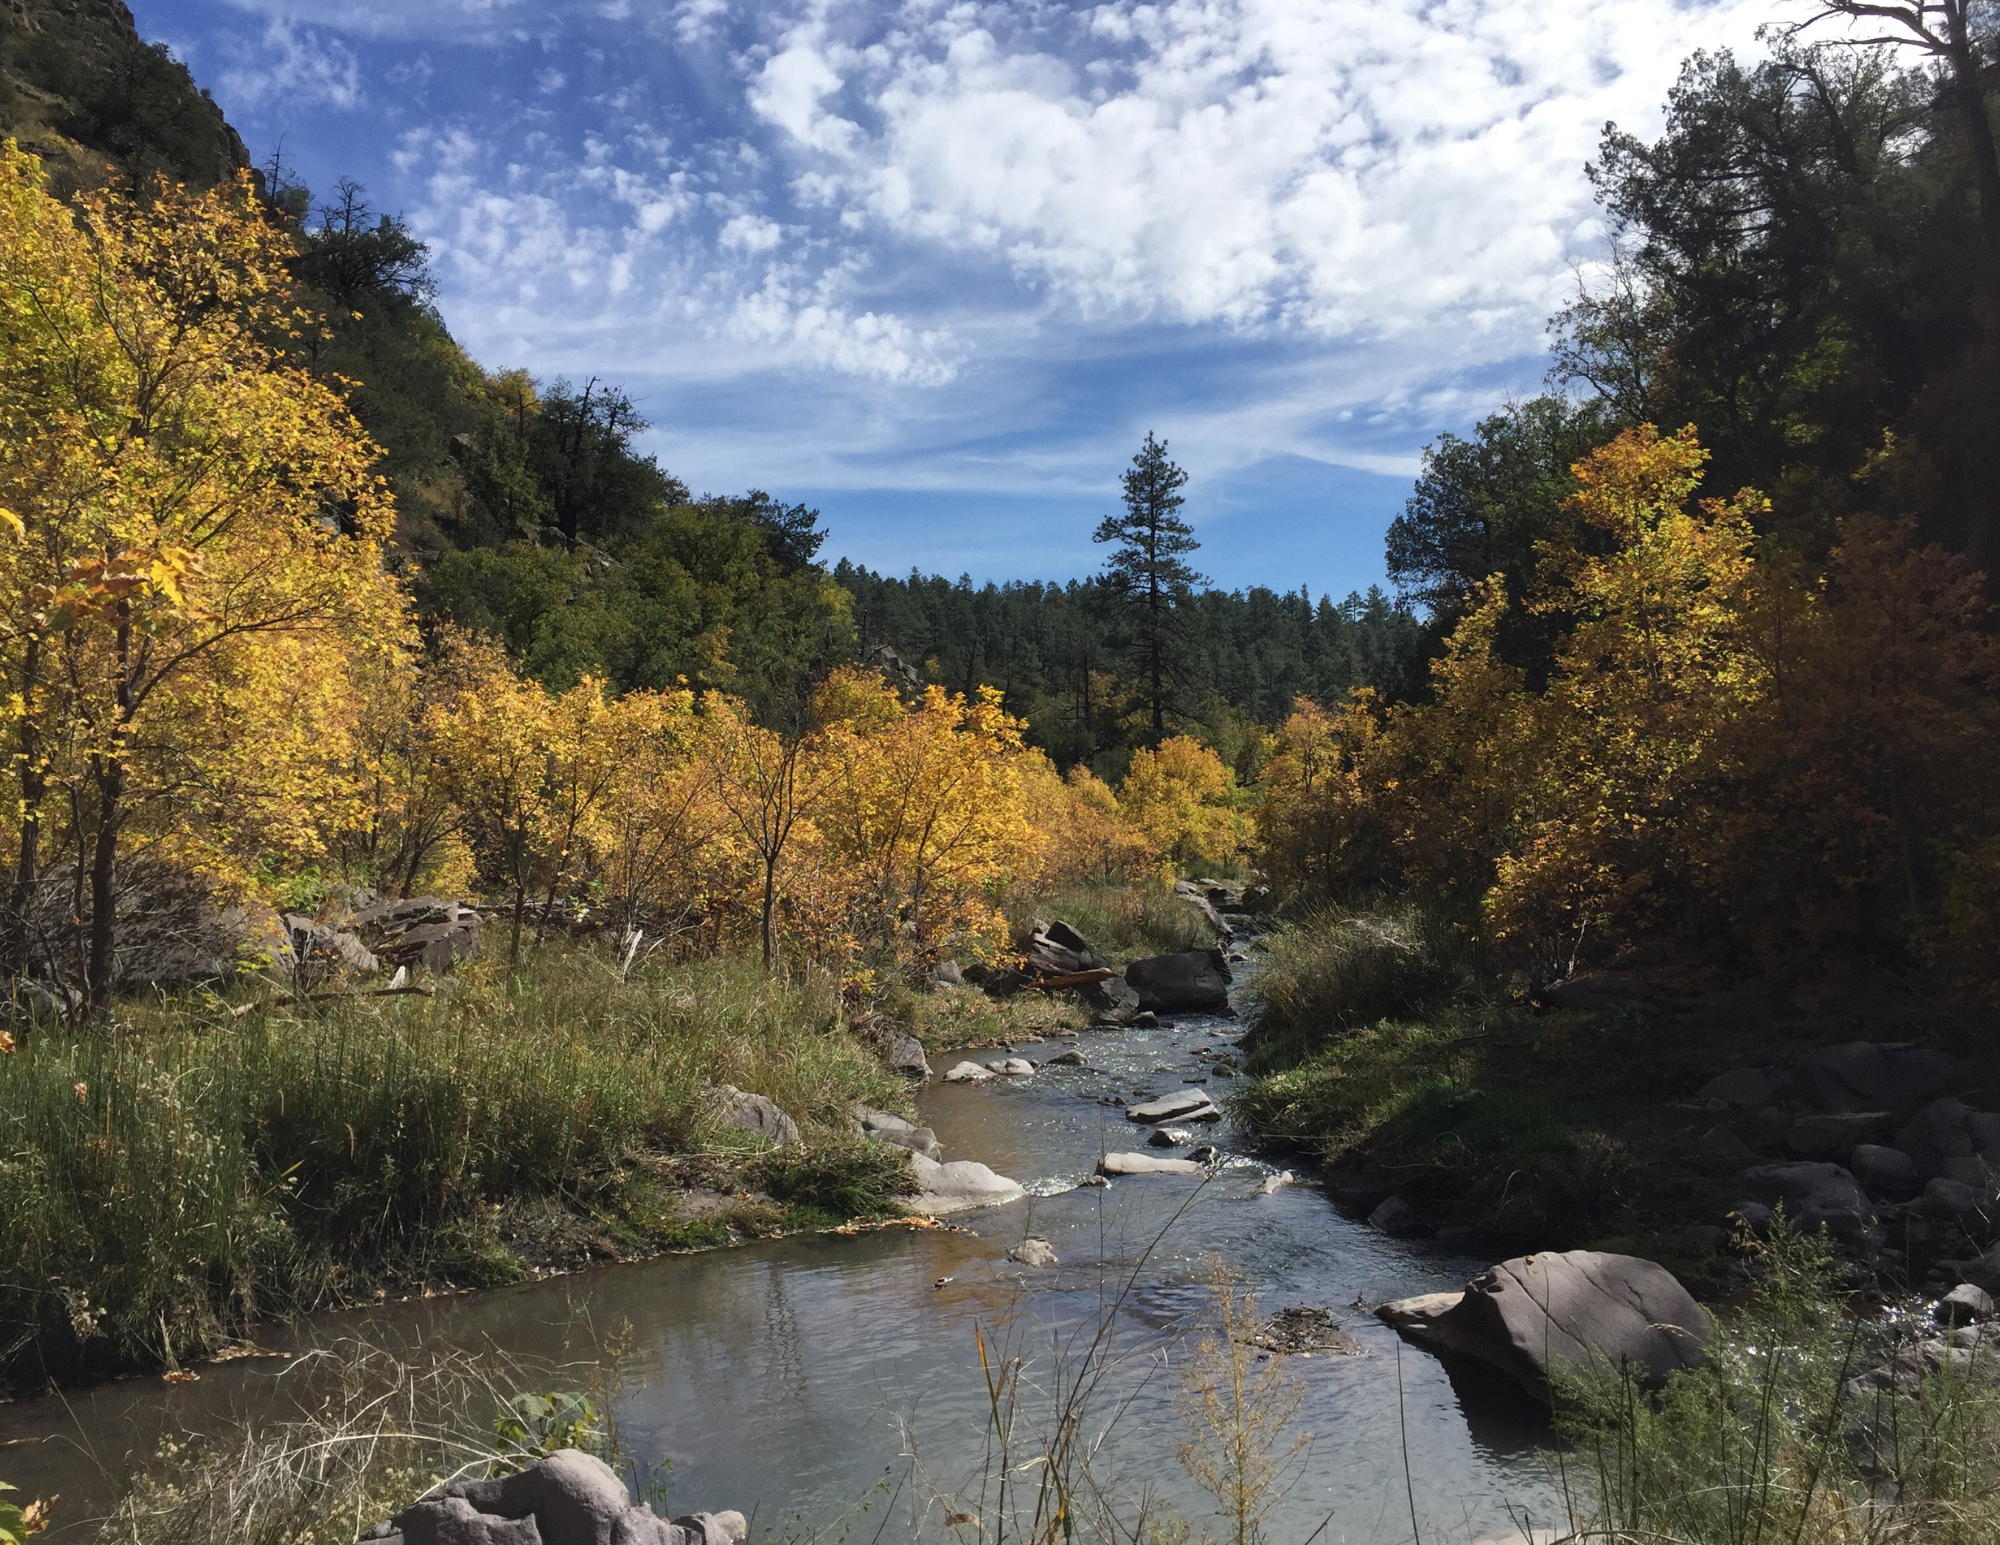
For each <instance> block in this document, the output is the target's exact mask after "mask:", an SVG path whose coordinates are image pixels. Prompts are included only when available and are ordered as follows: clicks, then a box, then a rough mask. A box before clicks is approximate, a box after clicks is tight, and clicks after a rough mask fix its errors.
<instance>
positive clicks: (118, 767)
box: [84, 757, 126, 1015]
mask: <svg viewBox="0 0 2000 1545" xmlns="http://www.w3.org/2000/svg"><path fill="white" fill-rule="evenodd" d="M96 775H97V840H96V842H95V844H94V845H93V846H92V848H91V854H90V960H89V964H88V965H87V966H86V968H85V971H84V1012H85V1014H86V1015H97V1014H101V1013H103V1012H104V1010H105V1009H106V1007H108V1006H109V1004H110V1002H111V986H112V980H113V977H114V974H115V968H116V966H117V949H118V828H119V827H120V825H121V824H122V823H123V822H124V819H125V783H126V772H125V762H124V759H123V758H121V757H114V758H111V759H110V760H107V761H104V762H101V763H99V764H98V766H97V769H96Z"/></svg>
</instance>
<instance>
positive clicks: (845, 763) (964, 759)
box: [812, 671, 1038, 960]
mask: <svg viewBox="0 0 2000 1545" xmlns="http://www.w3.org/2000/svg"><path fill="white" fill-rule="evenodd" d="M817 710H818V711H817V713H816V715H815V717H816V718H817V719H818V720H819V722H820V725H821V729H820V732H819V735H818V736H817V738H816V740H815V743H814V746H813V750H812V756H813V758H814V760H815V761H816V762H817V763H818V764H819V767H820V774H819V778H818V786H819V788H820V790H821V794H820V799H819V805H818V810H817V813H816V816H815V824H816V825H817V826H818V828H819V830H820V832H821V834H822V835H823V836H824V838H825V839H826V842H827V845H828V849H829V857H830V858H831V860H832V861H833V862H835V863H837V864H839V865H841V866H842V867H843V868H844V869H845V870H846V871H847V872H848V873H849V874H850V875H851V876H852V877H853V880H854V882H855V902H856V923H857V928H858V932H859V933H860V935H861V938H860V941H859V942H861V943H862V944H863V946H864V948H871V947H872V949H871V952H872V953H873V954H874V955H875V956H876V957H877V958H880V959H886V960H903V959H911V958H916V959H925V958H936V957H938V956H939V955H945V954H950V953H951V952H953V951H954V950H956V949H958V948H961V947H963V946H964V945H965V944H967V943H969V942H982V941H983V942H986V943H991V942H993V941H994V940H995V939H996V937H997V936H998V935H1000V933H1001V932H1002V919H1001V918H1000V916H999V913H998V911H997V910H996V908H995V907H994V905H993V893H994V892H997V889H998V887H999V886H1000V885H1001V884H1002V883H1003V882H1004V881H1005V879H1006V878H1007V877H1008V876H1009V875H1010V873H1012V872H1014V871H1015V870H1016V869H1017V868H1019V867H1022V866H1024V865H1026V864H1027V863H1029V862H1031V861H1032V858H1033V856H1034V855H1035V852H1036V849H1037V847H1038V842H1037V838H1036V835H1035V833H1034V832H1033V831H1032V830H1031V829H1030V828H1029V826H1028V822H1027V819H1026V813H1025V806H1024V802H1023V797H1022V795H1023V787H1022V779H1023V772H1024V768H1023V758H1024V756H1025V748H1024V746H1023V745H1022V742H1021V729H1022V726H1021V723H1020V721H1019V720H1017V719H1014V718H1011V717H1009V716H1008V714H1007V713H1006V712H1005V711H1004V710H1003V709H1002V708H1001V706H1000V694H999V693H998V692H997V691H995V690H994V689H993V688H991V687H985V688H981V689H980V691H979V692H978V693H977V694H975V695H974V696H973V697H971V698H970V699H967V698H964V697H959V696H957V695H956V694H953V693H948V692H946V691H945V690H944V689H943V688H942V687H936V686H933V687H930V688H929V689H927V690H926V691H925V693H924V695H923V696H922V698H920V699H919V700H918V701H917V702H915V703H913V704H908V705H906V704H905V703H904V702H903V700H902V699H901V698H900V697H899V696H898V695H897V694H896V693H895V692H894V691H893V690H892V689H891V688H889V687H888V686H887V685H885V684H884V683H883V681H882V679H881V678H880V677H879V676H877V675H875V674H873V673H871V672H864V671H840V672H837V673H835V675H834V676H833V677H832V678H831V679H830V680H829V681H828V682H827V683H826V685H825V686H824V687H822V688H821V690H820V693H819V696H818V699H817Z"/></svg>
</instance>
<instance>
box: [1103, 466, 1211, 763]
mask: <svg viewBox="0 0 2000 1545" xmlns="http://www.w3.org/2000/svg"><path fill="white" fill-rule="evenodd" d="M1122 482H1123V485H1124V492H1125V513H1124V514H1123V515H1122V516H1120V515H1107V516H1105V517H1104V519H1103V520H1102V521H1100V522H1099V523H1098V527H1097V534H1096V537H1095V540H1097V541H1099V542H1115V543H1117V544H1118V546H1117V547H1116V549H1115V550H1114V551H1113V552H1112V554H1111V557H1110V559H1109V560H1108V561H1107V562H1106V564H1105V566H1104V580H1103V583H1104V589H1105V592H1106V594H1107V596H1108V597H1109V599H1110V600H1111V602H1112V604H1113V605H1114V606H1115V607H1116V608H1117V609H1118V610H1119V611H1120V612H1121V613H1123V614H1124V616H1125V618H1126V619H1127V637H1128V638H1129V639H1130V642H1131V647H1132V653H1133V656H1134V658H1135V661H1136V663H1137V664H1138V666H1139V668H1140V670H1141V671H1142V672H1143V674H1144V678H1145V689H1146V701H1147V706H1148V707H1149V708H1150V709H1151V711H1152V719H1153V740H1154V742H1155V744H1157V743H1158V742H1159V741H1160V739H1161V738H1162V737H1164V736H1165V734H1166V732H1167V706H1168V704H1167V694H1168V685H1169V682H1170V680H1171V678H1172V675H1173V670H1174V664H1175V660H1174V655H1175V650H1176V645H1177V644H1178V642H1179V638H1178V626H1177V624H1178V622H1179V617H1178V616H1177V614H1176V607H1177V606H1179V605H1180V604H1181V603H1182V602H1184V601H1185V600H1186V599H1187V598H1188V596H1189V595H1190V594H1191V593H1192V591H1193V589H1194V587H1195V586H1196V585H1199V584H1205V583H1206V581H1205V580H1204V578H1203V577H1202V576H1201V575H1199V574H1197V573H1195V571H1194V570H1193V569H1192V568H1190V567H1189V566H1188V565H1187V564H1186V563H1184V562H1182V561H1181V555H1182V554H1183V553H1191V552H1193V551H1194V550H1195V549H1196V548H1198V547H1199V546H1201V544H1200V543H1199V542H1197V541H1196V540H1195V539H1194V528H1193V527H1192V526H1190V525H1189V524H1188V523H1187V522H1186V521H1184V520H1182V519H1181V517H1180V509H1181V506H1182V505H1183V504H1185V503H1186V502H1187V501H1186V500H1185V499H1183V498H1182V497H1181V489H1182V488H1183V487H1184V486H1186V484H1187V474H1186V473H1185V472H1183V471H1182V470H1181V469H1180V468H1179V467H1177V466H1175V465H1174V464H1173V463H1172V462H1171V461H1169V460H1168V459H1167V446H1166V442H1165V441H1164V440H1157V439H1155V438H1154V437H1153V435H1152V434H1151V433H1150V432H1148V434H1147V435H1146V443H1145V444H1144V445H1142V446H1141V447H1140V448H1139V454H1138V455H1136V456H1134V457H1133V458H1132V466H1131V468H1130V469H1129V470H1128V471H1127V472H1126V473H1125V476H1124V478H1123V479H1122Z"/></svg>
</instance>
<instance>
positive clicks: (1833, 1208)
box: [1741, 1160, 1875, 1239]
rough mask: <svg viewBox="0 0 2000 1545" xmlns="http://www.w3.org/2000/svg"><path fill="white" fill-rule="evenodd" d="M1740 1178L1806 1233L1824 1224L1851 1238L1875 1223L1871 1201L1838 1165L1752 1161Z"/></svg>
mask: <svg viewBox="0 0 2000 1545" xmlns="http://www.w3.org/2000/svg"><path fill="white" fill-rule="evenodd" d="M1741 1178H1742V1181H1743V1184H1744V1185H1745V1186H1746V1187H1748V1189H1749V1191H1750V1194H1751V1196H1752V1197H1753V1198H1755V1199H1756V1200H1757V1201H1759V1202H1762V1203H1764V1204H1765V1205H1766V1206H1775V1205H1777V1204H1779V1203H1783V1204H1784V1208H1785V1215H1786V1216H1787V1217H1788V1218H1789V1219H1791V1221H1792V1222H1793V1223H1794V1224H1795V1225H1796V1226H1798V1227H1799V1228H1801V1229H1803V1230H1805V1231H1806V1232H1807V1233H1812V1232H1814V1231H1816V1230H1817V1229H1818V1228H1819V1226H1820V1225H1821V1224H1822V1223H1824V1224H1825V1225H1826V1226H1827V1228H1828V1229H1829V1230H1830V1231H1831V1232H1832V1233H1834V1234H1837V1235H1839V1236H1841V1237H1843V1238H1850V1239H1851V1238H1853V1237H1854V1236H1855V1235H1857V1234H1859V1233H1860V1232H1861V1231H1862V1230H1863V1229H1866V1228H1868V1227H1870V1226H1872V1225H1873V1224H1874V1222H1875V1209H1874V1206H1873V1204H1872V1203H1870V1202H1869V1200H1868V1197H1867V1195H1866V1194H1865V1193H1864V1192H1863V1191H1862V1189H1861V1187H1860V1186H1859V1185H1857V1184H1856V1183H1855V1179H1854V1176H1853V1175H1852V1174H1850V1173H1849V1172H1848V1171H1847V1170H1845V1169H1843V1168H1841V1166H1840V1165H1838V1164H1829V1163H1824V1162H1820V1163H1815V1162H1812V1161H1809V1160H1801V1161H1800V1162H1798V1163H1796V1164H1753V1165H1751V1166H1750V1168H1748V1169H1746V1170H1745V1171H1744V1172H1743V1174H1742V1177H1741Z"/></svg>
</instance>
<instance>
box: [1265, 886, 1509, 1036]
mask: <svg viewBox="0 0 2000 1545" xmlns="http://www.w3.org/2000/svg"><path fill="white" fill-rule="evenodd" d="M1485 990H1486V987H1485V981H1484V978H1483V977H1482V975H1481V973H1480V971H1479V969H1478V966H1477V959H1476V955H1475V953H1474V950H1473V947H1472V946H1471V945H1470V944H1469V943H1468V941H1467V940H1466V938H1465V936H1464V935H1463V934H1462V933H1461V932H1459V931H1458V930H1457V929H1454V928H1453V927H1452V926H1451V925H1450V924H1448V923H1446V922H1444V921H1442V920H1441V919H1439V918H1438V917H1437V916H1436V915H1435V914H1433V913H1430V912H1427V911H1425V910H1423V909H1421V908H1418V907H1413V906H1405V907H1400V908H1395V909H1385V908H1378V909H1372V910H1365V911H1362V910H1351V909H1348V908H1345V907H1326V908H1323V909H1321V910H1319V911H1316V912H1313V913H1311V914H1309V915H1307V916H1306V917H1304V918H1302V919H1300V920H1299V921H1297V922H1295V923H1293V924H1291V925H1290V926H1288V927H1286V928H1283V929H1281V930H1280V931H1279V932H1277V933H1275V934H1273V935H1272V936H1271V938H1270V940H1269V941H1268V943H1267V946H1266V950H1265V957H1264V963H1263V966H1262V967H1261V969H1260V970H1259V971H1258V972H1257V974H1256V977H1255V978H1254V980H1252V981H1251V983H1250V984H1249V988H1248V997H1249V999H1250V1002H1251V1004H1252V1005H1253V1013H1254V1020H1253V1023H1254V1026H1255V1028H1254V1030H1253V1031H1252V1034H1251V1036H1250V1038H1249V1040H1250V1044H1251V1046H1252V1047H1253V1049H1255V1050H1256V1051H1257V1052H1258V1053H1259V1062H1260V1063H1261V1064H1262V1065H1265V1066H1282V1065H1284V1064H1286V1063H1288V1062H1292V1061H1296V1060H1298V1059H1299V1058H1301V1057H1303V1056H1306V1055H1308V1054H1310V1052H1311V1051H1312V1050H1313V1049H1314V1048H1315V1047H1317V1046H1319V1045H1320V1044H1322V1043H1324V1042H1325V1041H1326V1040H1328V1039H1329V1038H1331V1037H1332V1036H1334V1035H1335V1034H1337V1033H1338V1032H1341V1031H1346V1030H1353V1029H1356V1028H1358V1027H1360V1026H1363V1025H1372V1024H1376V1023H1378V1022H1380V1021H1382V1020H1385V1019H1413V1018H1418V1017H1421V1016H1422V1015H1424V1014H1427V1013H1431V1012H1434V1011H1436V1010H1439V1009H1442V1008H1445V1007H1447V1006H1449V1005H1451V1004H1453V1003H1456V1002H1463V1001H1466V1000H1469V999H1472V998H1476V997H1477V996H1479V995H1480V994H1481V993H1482V992H1484V991H1485Z"/></svg>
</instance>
